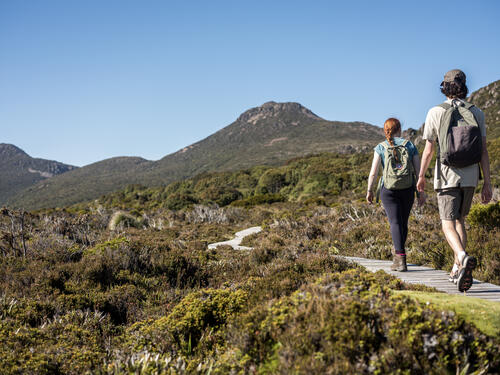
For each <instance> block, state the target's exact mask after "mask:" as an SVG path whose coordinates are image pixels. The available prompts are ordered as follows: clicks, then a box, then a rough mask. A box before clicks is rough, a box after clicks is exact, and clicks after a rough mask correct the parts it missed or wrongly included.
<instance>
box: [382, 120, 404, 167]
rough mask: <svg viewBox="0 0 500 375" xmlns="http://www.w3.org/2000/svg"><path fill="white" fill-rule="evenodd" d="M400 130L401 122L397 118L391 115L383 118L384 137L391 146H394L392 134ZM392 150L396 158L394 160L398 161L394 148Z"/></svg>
mask: <svg viewBox="0 0 500 375" xmlns="http://www.w3.org/2000/svg"><path fill="white" fill-rule="evenodd" d="M400 131H401V123H400V122H399V120H398V119H397V118H394V117H391V118H388V119H387V120H385V122H384V133H385V138H386V139H387V142H389V144H390V145H391V146H392V147H394V134H397V133H398V132H400ZM392 152H393V155H394V157H395V158H396V162H399V160H398V155H397V153H396V150H393V151H392Z"/></svg>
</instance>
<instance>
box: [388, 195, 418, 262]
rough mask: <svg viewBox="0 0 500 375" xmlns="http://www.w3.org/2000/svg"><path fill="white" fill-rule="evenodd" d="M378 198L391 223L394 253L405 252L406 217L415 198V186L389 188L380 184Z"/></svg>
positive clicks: (407, 217) (408, 215)
mask: <svg viewBox="0 0 500 375" xmlns="http://www.w3.org/2000/svg"><path fill="white" fill-rule="evenodd" d="M380 199H381V201H382V205H383V206H384V209H385V213H386V214H387V218H388V219H389V224H390V225H391V236H392V243H393V244H394V250H396V254H405V243H406V237H407V236H408V219H409V217H410V212H411V207H412V206H413V201H414V200H415V188H414V187H411V188H409V189H403V190H389V189H386V188H385V187H383V186H382V190H381V191H380Z"/></svg>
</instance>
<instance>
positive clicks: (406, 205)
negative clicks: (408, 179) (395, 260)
mask: <svg viewBox="0 0 500 375" xmlns="http://www.w3.org/2000/svg"><path fill="white" fill-rule="evenodd" d="M400 201H401V207H402V210H401V216H402V221H403V222H402V224H403V230H402V231H403V247H405V244H406V238H407V237H408V219H409V218H410V213H411V208H412V207H413V203H414V201H415V191H414V190H413V188H411V189H408V190H401V196H400Z"/></svg>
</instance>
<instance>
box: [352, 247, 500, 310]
mask: <svg viewBox="0 0 500 375" xmlns="http://www.w3.org/2000/svg"><path fill="white" fill-rule="evenodd" d="M342 258H345V259H348V260H350V261H353V262H356V263H358V264H360V265H362V266H364V267H365V268H366V269H367V270H369V271H372V272H376V271H378V270H383V271H385V272H387V273H389V274H391V275H393V276H396V277H398V278H400V279H401V280H403V281H404V282H406V283H411V284H424V285H427V286H431V287H434V288H436V289H437V290H439V291H442V292H446V293H449V294H460V295H463V293H460V292H459V291H458V289H457V286H456V285H455V284H453V283H452V282H450V281H448V277H449V273H448V272H446V271H441V270H435V269H434V268H430V267H423V266H417V265H415V264H408V272H396V271H391V269H390V267H391V264H392V261H389V260H377V259H366V258H357V257H344V256H343V257H342ZM466 295H467V296H469V297H477V298H482V299H487V300H490V301H496V302H500V286H498V285H494V284H490V283H484V282H482V281H479V280H476V279H474V283H473V284H472V287H471V288H470V289H469V290H468V291H467V293H466Z"/></svg>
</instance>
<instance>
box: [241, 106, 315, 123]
mask: <svg viewBox="0 0 500 375" xmlns="http://www.w3.org/2000/svg"><path fill="white" fill-rule="evenodd" d="M285 114H293V115H294V116H295V117H296V116H303V117H307V118H310V119H313V120H322V118H321V117H319V116H317V115H316V114H314V113H313V112H312V111H311V110H309V109H307V108H306V107H304V106H303V105H301V104H300V103H295V102H284V103H277V102H274V101H269V102H266V103H264V104H262V105H261V106H260V107H255V108H251V109H249V110H248V111H246V112H243V113H242V114H241V115H240V117H238V120H237V121H238V122H248V123H251V124H255V123H257V121H259V120H264V119H267V118H273V117H279V116H281V115H285Z"/></svg>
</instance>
